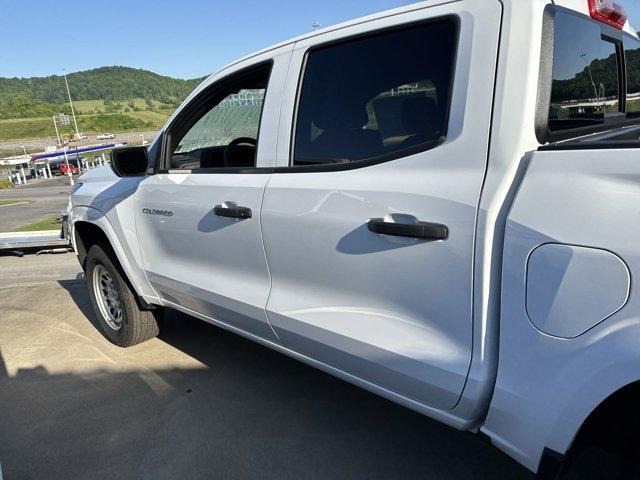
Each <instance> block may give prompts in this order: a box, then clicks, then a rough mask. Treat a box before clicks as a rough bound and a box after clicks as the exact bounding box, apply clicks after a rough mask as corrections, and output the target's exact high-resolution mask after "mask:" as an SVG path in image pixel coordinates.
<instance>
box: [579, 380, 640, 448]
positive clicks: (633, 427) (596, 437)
mask: <svg viewBox="0 0 640 480" xmlns="http://www.w3.org/2000/svg"><path fill="white" fill-rule="evenodd" d="M639 404H640V380H637V381H635V382H632V383H629V384H627V385H625V386H624V387H621V388H619V389H618V390H616V391H615V392H614V393H612V394H611V395H609V396H608V397H607V398H605V399H604V400H603V401H602V402H600V404H599V405H598V406H597V407H596V408H595V409H593V410H592V412H591V413H590V414H589V416H588V417H587V418H586V420H585V421H584V422H582V425H581V427H580V430H578V433H577V434H576V436H575V437H574V439H573V442H572V443H571V447H570V448H569V452H568V453H570V452H571V451H572V450H575V449H576V448H579V447H580V446H582V445H597V446H600V447H603V448H616V447H619V446H621V444H624V442H625V441H626V440H627V439H628V438H629V437H630V436H632V435H634V434H638V433H640V409H638V405H639Z"/></svg>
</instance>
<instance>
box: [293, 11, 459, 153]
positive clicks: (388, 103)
mask: <svg viewBox="0 0 640 480" xmlns="http://www.w3.org/2000/svg"><path fill="white" fill-rule="evenodd" d="M456 37H457V25H456V23H455V22H454V21H453V20H449V19H443V20H438V21H433V22H429V23H424V24H417V25H412V26H408V27H403V28H400V29H394V30H389V31H382V32H380V33H376V34H374V35H368V36H365V37H359V38H358V37H357V38H354V39H350V40H346V41H342V42H340V43H337V44H330V45H328V46H324V47H319V48H315V49H313V50H311V51H310V52H309V54H308V56H307V60H306V66H305V70H304V78H303V80H302V87H301V91H300V94H299V99H298V110H297V117H296V118H297V120H296V128H295V137H294V154H293V164H294V165H296V166H305V165H322V164H330V163H349V162H355V161H361V160H372V159H384V158H388V159H392V158H397V157H399V156H403V155H408V154H412V153H417V152H418V151H421V150H426V149H428V148H431V147H433V146H435V145H437V144H438V143H440V142H442V141H443V140H444V137H445V135H446V130H447V118H448V113H449V105H450V97H451V88H452V83H453V67H454V61H455V49H456Z"/></svg>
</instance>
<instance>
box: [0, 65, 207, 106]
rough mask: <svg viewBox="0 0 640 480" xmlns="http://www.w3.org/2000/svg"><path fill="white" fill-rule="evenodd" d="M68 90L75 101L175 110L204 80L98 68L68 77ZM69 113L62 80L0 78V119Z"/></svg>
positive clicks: (55, 78) (60, 77) (130, 70)
mask: <svg viewBox="0 0 640 480" xmlns="http://www.w3.org/2000/svg"><path fill="white" fill-rule="evenodd" d="M67 78H68V80H69V90H70V91H71V97H72V98H73V100H74V102H75V101H85V100H98V101H103V102H106V103H110V102H126V101H130V100H131V99H140V98H141V99H143V100H146V101H148V102H150V103H149V104H150V105H151V104H152V102H156V103H159V104H165V105H173V106H176V105H177V104H178V103H180V102H181V101H182V100H183V99H184V98H185V97H186V96H187V95H188V94H189V93H190V92H191V91H192V90H193V89H194V88H195V87H196V86H197V85H198V84H199V83H200V82H201V81H202V80H203V79H202V78H196V79H192V80H182V79H179V78H171V77H165V76H162V75H158V74H156V73H153V72H149V71H147V70H141V69H136V68H129V67H101V68H95V69H93V70H86V71H83V72H76V73H70V74H69V75H67ZM60 112H62V113H70V109H69V106H68V104H67V91H66V87H65V85H64V77H63V76H61V75H51V76H48V77H32V78H2V77H0V118H4V119H7V118H35V117H46V116H51V115H54V114H56V113H60Z"/></svg>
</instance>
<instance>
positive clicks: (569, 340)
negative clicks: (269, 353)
mask: <svg viewBox="0 0 640 480" xmlns="http://www.w3.org/2000/svg"><path fill="white" fill-rule="evenodd" d="M639 138H640V41H639V40H638V36H637V35H636V33H635V31H634V30H633V29H632V28H631V26H630V25H629V22H628V21H627V17H626V13H625V10H624V8H623V7H622V6H621V5H619V4H618V3H614V2H613V1H610V0H553V1H551V0H432V1H428V2H422V3H417V4H413V5H409V6H406V7H402V8H399V9H395V10H391V11H388V12H383V13H380V14H377V15H372V16H368V17H365V18H362V19H359V20H355V21H352V22H348V23H345V24H341V25H337V26H335V27H330V28H325V29H322V30H318V31H314V32H312V33H310V34H308V35H305V36H302V37H300V38H296V39H294V40H291V41H288V42H285V43H282V44H279V45H276V46H273V47H271V48H268V49H265V50H262V51H260V52H258V53H256V54H253V55H250V56H248V57H245V58H243V59H240V60H238V61H236V62H234V63H232V64H230V65H228V66H227V67H225V68H223V69H222V70H220V71H219V72H217V73H215V74H213V75H211V76H210V77H208V78H207V79H206V80H205V81H204V82H203V83H202V84H201V85H200V86H199V87H197V88H196V89H195V91H194V92H193V93H192V94H191V95H190V96H189V97H188V98H187V99H186V100H185V101H184V103H183V104H182V105H181V106H180V108H178V109H177V111H176V112H175V113H174V115H173V116H172V117H171V118H170V119H169V120H168V122H167V124H166V126H165V127H164V128H163V129H162V130H161V131H160V132H159V134H158V135H157V136H156V138H155V139H154V140H153V142H151V144H150V145H148V146H146V147H128V148H123V149H118V150H114V151H113V153H112V160H111V165H110V166H105V167H101V168H96V169H93V170H91V171H89V172H87V173H85V174H84V175H83V176H82V178H81V179H80V181H79V183H78V184H77V185H76V186H75V187H74V190H73V192H72V196H71V200H70V205H69V222H70V229H71V232H72V233H71V235H72V237H73V245H74V248H75V251H76V253H77V256H78V259H79V261H80V263H81V265H82V267H83V269H84V271H85V274H86V280H87V285H88V288H89V292H90V296H91V301H92V304H93V307H94V309H95V312H96V315H97V317H98V318H99V320H100V323H101V325H102V328H103V330H104V334H105V336H106V337H107V338H108V339H109V340H110V341H112V342H113V343H115V344H117V345H120V346H122V347H127V346H131V345H134V344H137V343H139V342H142V341H145V340H147V339H150V338H152V337H154V336H155V335H157V334H158V332H159V325H160V322H159V319H160V318H161V316H162V311H163V308H171V309H177V310H180V311H182V312H186V313H187V314H189V315H192V316H195V317H198V318H200V319H202V320H204V321H207V322H211V323H213V324H215V325H218V326H220V327H222V328H225V329H229V330H231V331H233V332H236V333H238V334H240V335H243V336H245V337H248V338H250V339H252V340H254V341H256V342H258V343H261V344H263V345H266V346H268V347H270V348H273V349H275V350H277V351H279V352H282V353H284V354H287V355H290V356H291V357H293V358H295V359H298V360H301V361H303V362H306V363H308V364H310V365H313V366H315V367H317V368H320V369H322V370H324V371H326V372H329V373H331V374H333V375H335V376H337V377H340V378H342V379H344V380H346V381H348V382H352V383H354V384H356V385H359V386H361V387H362V388H365V389H367V390H370V391H371V392H375V393H376V394H379V395H381V396H383V397H386V398H388V399H390V400H392V401H394V402H397V403H399V404H402V405H404V406H406V407H408V408H411V409H413V410H416V411H418V412H421V413H422V414H424V415H427V416H429V417H431V418H434V419H437V420H439V421H442V422H444V423H446V424H448V425H450V426H452V427H455V428H457V429H460V430H468V431H472V432H474V433H477V434H479V435H481V436H482V437H483V438H485V439H486V440H488V441H490V442H491V443H492V444H493V445H495V446H496V447H498V448H500V449H501V450H503V451H504V452H506V453H507V454H508V455H510V456H511V457H513V458H515V459H516V460H517V461H518V462H520V463H522V464H523V465H524V466H526V467H527V468H528V469H530V470H531V471H533V472H537V474H538V476H539V477H540V478H590V477H588V476H587V475H586V474H584V473H579V472H580V471H581V470H580V469H582V471H583V472H585V471H586V472H587V473H588V474H589V475H596V476H597V478H640V473H639V472H640V460H639V458H640V442H639V440H640V409H639V408H638V405H639V403H640V383H639V380H640V282H638V281H637V278H638V277H637V276H638V275H640V240H639V239H640V153H639V152H640V150H639V148H640V141H639ZM594 456H597V457H598V458H601V459H604V460H602V461H601V462H599V463H598V465H599V466H598V467H597V468H594V467H592V466H591V465H592V462H593V458H594ZM598 475H599V476H598Z"/></svg>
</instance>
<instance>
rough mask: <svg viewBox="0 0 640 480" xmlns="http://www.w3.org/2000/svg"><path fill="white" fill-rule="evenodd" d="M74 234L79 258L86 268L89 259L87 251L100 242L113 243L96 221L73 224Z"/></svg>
mask: <svg viewBox="0 0 640 480" xmlns="http://www.w3.org/2000/svg"><path fill="white" fill-rule="evenodd" d="M73 236H74V243H75V246H76V251H77V253H78V260H79V262H80V265H81V266H82V268H83V269H84V267H85V263H86V260H87V253H88V252H89V250H90V249H91V247H92V246H94V245H96V244H98V243H106V244H108V245H111V243H110V242H109V238H108V237H107V234H106V233H105V232H104V230H102V228H100V227H99V226H98V225H96V224H95V223H91V222H84V221H78V222H75V223H74V225H73Z"/></svg>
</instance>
